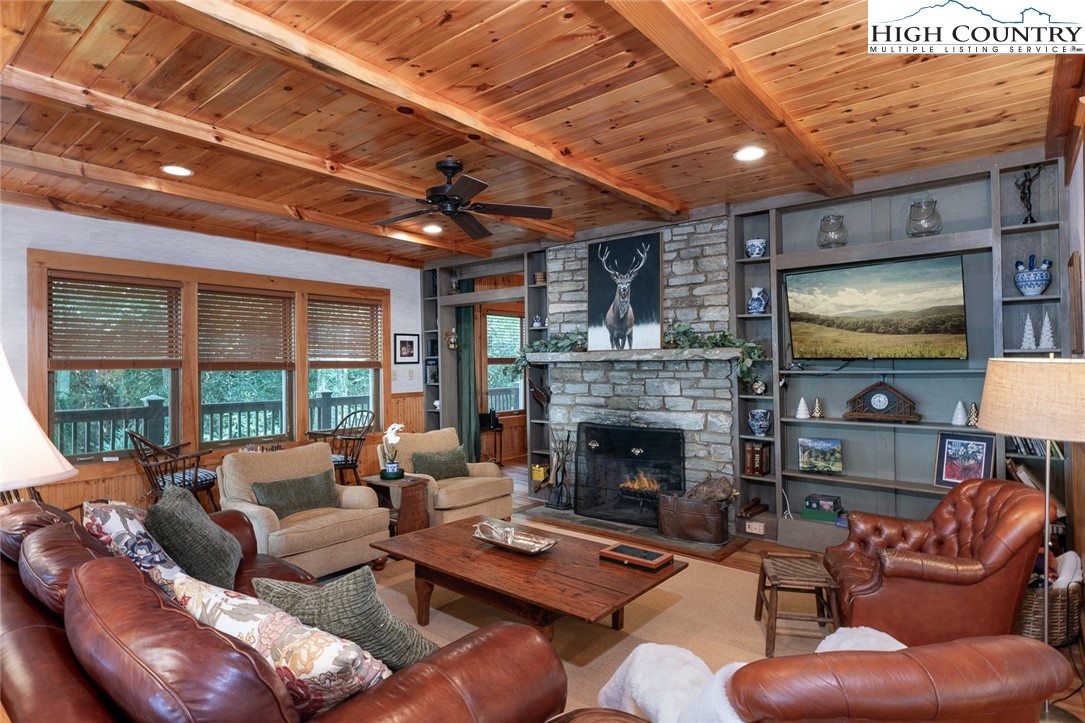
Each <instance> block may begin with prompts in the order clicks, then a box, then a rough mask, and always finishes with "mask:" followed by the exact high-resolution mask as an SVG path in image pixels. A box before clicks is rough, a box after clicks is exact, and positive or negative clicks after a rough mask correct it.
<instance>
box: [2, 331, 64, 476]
mask: <svg viewBox="0 0 1085 723" xmlns="http://www.w3.org/2000/svg"><path fill="white" fill-rule="evenodd" d="M0 404H2V406H0V409H3V414H2V415H0V419H2V420H3V421H2V422H0V424H2V426H0V491H3V492H9V491H11V490H18V489H23V488H24V487H33V486H35V485H43V484H49V483H50V482H58V481H60V480H62V479H66V478H68V477H71V476H73V475H74V474H76V469H75V467H72V466H71V464H69V463H68V460H66V459H64V455H62V454H61V453H60V451H59V450H58V449H57V448H56V447H54V446H53V443H52V442H51V441H49V438H48V437H47V436H45V432H43V431H42V429H41V427H39V426H38V421H37V420H36V419H34V415H33V414H31V413H30V408H29V407H27V406H26V402H25V401H23V395H22V393H21V392H20V391H19V385H18V384H16V383H15V377H14V375H12V373H11V367H9V366H8V358H7V355H6V354H4V353H3V349H0Z"/></svg>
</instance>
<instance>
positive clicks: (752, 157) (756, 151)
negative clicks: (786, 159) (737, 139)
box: [734, 146, 765, 161]
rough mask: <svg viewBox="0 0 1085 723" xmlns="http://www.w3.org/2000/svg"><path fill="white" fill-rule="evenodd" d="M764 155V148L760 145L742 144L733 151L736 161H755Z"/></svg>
mask: <svg viewBox="0 0 1085 723" xmlns="http://www.w3.org/2000/svg"><path fill="white" fill-rule="evenodd" d="M764 157H765V149H764V148H762V147H761V146H743V147H742V148H739V149H738V150H737V151H735V155H734V158H735V160H736V161H756V160H758V159H761V158H764Z"/></svg>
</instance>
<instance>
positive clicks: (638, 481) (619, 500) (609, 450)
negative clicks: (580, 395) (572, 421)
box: [574, 422, 685, 527]
mask: <svg viewBox="0 0 1085 723" xmlns="http://www.w3.org/2000/svg"><path fill="white" fill-rule="evenodd" d="M576 438H577V445H576V450H577V452H576V487H575V495H574V511H575V512H576V514H578V515H584V516H585V517H595V518H597V519H601V520H611V521H614V522H625V523H629V524H635V525H644V526H646V527H655V526H656V522H657V520H656V518H657V516H658V512H657V510H658V502H657V500H658V497H659V495H660V494H681V493H682V492H683V491H684V489H685V460H684V443H683V437H682V430H680V429H661V428H658V427H651V428H645V427H625V426H617V425H611V424H597V423H595V422H581V423H580V424H579V425H578V426H577V432H576Z"/></svg>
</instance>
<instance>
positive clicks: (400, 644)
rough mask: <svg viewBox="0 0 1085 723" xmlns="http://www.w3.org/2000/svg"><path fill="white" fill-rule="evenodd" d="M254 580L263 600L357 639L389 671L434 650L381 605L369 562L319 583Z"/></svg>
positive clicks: (309, 621)
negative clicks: (331, 579)
mask: <svg viewBox="0 0 1085 723" xmlns="http://www.w3.org/2000/svg"><path fill="white" fill-rule="evenodd" d="M252 585H253V587H254V588H256V595H257V596H258V597H259V598H260V599H261V600H263V601H264V602H266V603H270V604H272V605H274V606H275V607H277V608H279V609H280V610H285V611H286V612H288V613H290V614H291V615H293V616H294V617H296V618H298V619H299V620H301V621H302V622H303V623H305V624H306V625H312V626H313V627H315V628H320V629H321V630H323V631H324V632H326V633H331V634H332V635H338V636H339V637H341V638H346V639H347V640H350V641H352V642H354V643H357V644H358V647H360V648H361V649H362V650H365V651H366V652H368V653H369V654H370V655H372V656H373V657H374V658H376V659H377V660H380V661H382V662H383V663H384V664H385V665H387V666H388V667H389V668H391V669H392V670H399V669H401V668H405V667H407V666H408V665H410V664H411V663H413V662H415V661H416V660H418V659H420V658H424V657H425V656H427V655H429V654H430V653H432V652H433V651H435V650H437V645H436V644H434V643H432V642H431V641H429V640H427V639H426V638H425V637H424V636H423V635H422V633H420V632H418V631H417V630H415V629H414V628H413V627H411V626H410V625H408V624H407V623H405V622H403V621H402V620H400V619H399V618H397V617H396V616H395V615H393V614H392V612H391V611H390V610H389V609H388V608H387V607H385V606H384V603H383V602H381V599H380V597H378V596H377V581H376V580H374V579H373V571H372V570H370V569H369V568H368V567H363V568H362V569H360V570H357V571H356V572H352V573H350V574H349V575H344V576H343V577H341V578H339V579H338V580H335V581H333V582H330V583H328V584H327V585H324V586H322V587H317V586H316V585H306V584H304V583H300V582H287V581H285V580H273V579H268V578H261V577H258V578H256V579H255V580H253V581H252Z"/></svg>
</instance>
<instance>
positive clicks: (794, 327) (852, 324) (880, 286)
mask: <svg viewBox="0 0 1085 723" xmlns="http://www.w3.org/2000/svg"><path fill="white" fill-rule="evenodd" d="M784 285H785V289H786V292H787V306H788V309H789V312H790V313H789V323H790V328H791V345H792V357H793V358H795V359H965V358H967V357H968V342H967V340H966V338H965V315H964V277H963V270H962V264H961V257H960V256H941V257H938V258H927V259H912V260H908V261H893V262H883V263H877V264H866V265H863V266H850V267H846V268H833V269H823V270H819V271H803V272H794V273H789V274H786V275H785V277H784Z"/></svg>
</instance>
